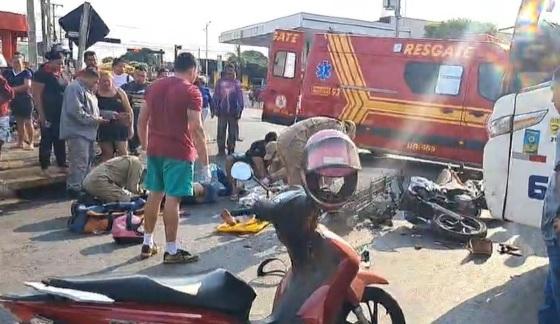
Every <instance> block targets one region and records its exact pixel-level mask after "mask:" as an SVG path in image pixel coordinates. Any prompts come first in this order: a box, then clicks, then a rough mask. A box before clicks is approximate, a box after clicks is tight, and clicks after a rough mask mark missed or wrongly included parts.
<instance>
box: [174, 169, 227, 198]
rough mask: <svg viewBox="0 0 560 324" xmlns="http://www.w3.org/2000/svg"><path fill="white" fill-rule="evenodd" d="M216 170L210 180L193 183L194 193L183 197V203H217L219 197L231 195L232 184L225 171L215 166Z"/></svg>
mask: <svg viewBox="0 0 560 324" xmlns="http://www.w3.org/2000/svg"><path fill="white" fill-rule="evenodd" d="M215 168H216V172H215V174H213V175H212V180H211V181H210V182H202V181H198V182H195V183H194V185H193V195H192V196H187V197H185V198H183V199H182V201H181V202H182V203H183V204H187V205H195V204H209V203H215V202H216V201H217V200H218V197H227V196H229V195H231V191H232V188H231V184H230V182H229V181H228V179H227V177H226V174H225V172H224V171H223V170H222V169H221V168H219V167H217V166H215Z"/></svg>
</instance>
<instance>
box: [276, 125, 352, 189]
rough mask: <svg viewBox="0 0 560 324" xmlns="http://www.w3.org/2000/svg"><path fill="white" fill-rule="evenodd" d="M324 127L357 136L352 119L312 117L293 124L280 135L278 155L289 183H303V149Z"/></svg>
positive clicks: (292, 184) (291, 184) (293, 184)
mask: <svg viewBox="0 0 560 324" xmlns="http://www.w3.org/2000/svg"><path fill="white" fill-rule="evenodd" d="M324 129H334V130H338V131H341V132H343V133H345V134H347V135H348V136H349V137H350V138H351V139H354V137H355V136H356V124H355V123H354V122H353V121H350V120H344V121H340V120H338V119H334V118H329V117H312V118H308V119H305V120H302V121H300V122H297V123H295V124H293V125H292V126H290V127H288V128H286V129H285V130H284V131H283V132H282V133H280V135H279V136H278V156H279V158H280V159H281V160H282V163H283V164H284V166H285V167H286V171H287V173H288V174H287V180H288V185H290V186H295V185H302V180H301V169H302V167H303V151H304V148H305V144H307V140H308V139H309V138H310V137H311V136H312V135H313V134H315V133H317V132H319V131H321V130H324Z"/></svg>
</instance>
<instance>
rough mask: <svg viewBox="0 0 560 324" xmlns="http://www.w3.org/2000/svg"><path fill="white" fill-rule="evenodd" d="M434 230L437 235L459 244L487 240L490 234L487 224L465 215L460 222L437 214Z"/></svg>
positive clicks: (445, 215)
mask: <svg viewBox="0 0 560 324" xmlns="http://www.w3.org/2000/svg"><path fill="white" fill-rule="evenodd" d="M432 229H433V231H434V232H435V233H436V234H438V235H440V236H442V237H444V238H447V239H450V240H453V241H457V242H468V241H469V240H470V239H473V238H485V237H486V234H487V232H488V229H487V228H486V224H484V222H482V221H481V220H480V219H478V218H475V217H470V216H464V215H463V220H461V221H458V220H456V219H455V218H454V217H452V216H450V215H447V214H444V213H442V214H437V215H436V216H435V217H434V218H433V219H432Z"/></svg>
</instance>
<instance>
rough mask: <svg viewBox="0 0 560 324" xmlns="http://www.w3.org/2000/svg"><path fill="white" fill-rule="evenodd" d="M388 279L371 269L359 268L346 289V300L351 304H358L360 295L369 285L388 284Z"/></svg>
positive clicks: (360, 298)
mask: <svg viewBox="0 0 560 324" xmlns="http://www.w3.org/2000/svg"><path fill="white" fill-rule="evenodd" d="M388 284H389V281H388V280H387V279H385V278H383V277H381V276H379V275H377V274H375V273H373V272H371V271H367V270H360V271H358V273H357V274H356V277H355V278H354V280H353V281H352V284H351V285H350V288H349V289H348V297H347V298H348V302H350V303H351V304H352V305H359V304H360V302H361V300H362V295H363V294H364V291H365V289H366V287H367V286H369V285H388Z"/></svg>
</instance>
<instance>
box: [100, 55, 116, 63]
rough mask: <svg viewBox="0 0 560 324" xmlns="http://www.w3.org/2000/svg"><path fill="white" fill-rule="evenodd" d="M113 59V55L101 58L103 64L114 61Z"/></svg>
mask: <svg viewBox="0 0 560 324" xmlns="http://www.w3.org/2000/svg"><path fill="white" fill-rule="evenodd" d="M113 60H114V58H113V57H111V56H107V57H104V58H103V59H102V60H101V63H103V64H106V63H113Z"/></svg>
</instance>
